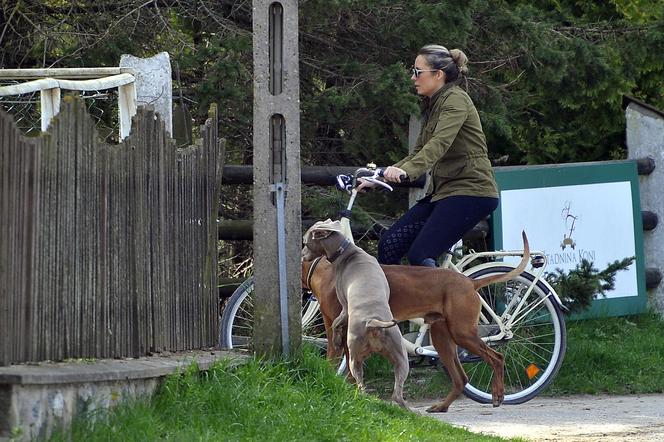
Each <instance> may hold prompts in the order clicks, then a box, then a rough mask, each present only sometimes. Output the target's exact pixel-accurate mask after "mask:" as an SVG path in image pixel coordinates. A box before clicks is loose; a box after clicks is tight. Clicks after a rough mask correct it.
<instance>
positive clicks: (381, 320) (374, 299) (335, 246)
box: [302, 219, 408, 408]
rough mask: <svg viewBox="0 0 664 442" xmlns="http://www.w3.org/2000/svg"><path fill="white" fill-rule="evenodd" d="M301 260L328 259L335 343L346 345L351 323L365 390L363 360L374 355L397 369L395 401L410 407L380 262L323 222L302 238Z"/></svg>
mask: <svg viewBox="0 0 664 442" xmlns="http://www.w3.org/2000/svg"><path fill="white" fill-rule="evenodd" d="M304 244H305V247H304V249H303V251H302V253H303V259H305V260H307V261H310V260H312V259H314V258H316V257H318V256H322V255H325V257H326V258H327V260H328V261H330V262H331V263H332V265H333V266H334V269H335V275H336V279H335V282H336V284H335V286H336V292H337V297H338V298H339V302H340V303H341V306H342V311H341V314H339V316H338V317H337V319H335V321H334V323H333V327H332V328H333V329H334V330H335V333H336V334H337V335H336V336H334V338H333V341H334V342H335V344H338V345H340V346H341V345H343V337H342V336H339V335H338V333H339V330H342V329H343V326H345V324H346V320H347V321H348V332H347V336H346V339H347V345H348V353H349V364H348V366H349V369H350V372H351V374H352V375H353V377H354V378H355V381H356V382H357V385H358V386H359V387H360V389H362V390H364V382H363V367H362V364H363V362H364V360H365V359H366V358H367V357H368V356H369V355H370V354H372V353H380V354H382V355H383V356H385V357H386V358H387V359H388V360H389V361H390V362H391V363H392V366H393V367H394V392H393V393H392V399H393V400H394V401H395V402H396V403H397V404H399V405H401V406H402V407H404V408H408V406H407V405H406V402H405V401H404V399H403V384H404V382H405V381H406V377H407V376H408V355H407V354H406V349H405V348H404V346H403V344H402V342H401V333H400V332H399V329H398V328H397V327H394V326H395V325H396V321H395V320H394V318H393V316H392V312H391V311H390V306H389V304H388V301H389V297H390V287H389V285H388V284H387V279H386V278H385V274H384V273H383V270H382V269H381V267H380V265H379V264H378V261H376V258H374V257H373V256H371V255H369V254H368V253H367V252H365V251H364V250H362V249H361V248H359V247H357V246H356V245H354V244H352V243H351V242H350V241H349V240H348V239H347V238H346V237H345V236H344V234H343V233H342V230H341V224H340V222H339V221H331V220H329V219H328V220H326V221H319V222H317V223H315V224H314V225H313V226H312V227H311V228H310V229H309V230H308V231H307V233H306V234H305V235H304Z"/></svg>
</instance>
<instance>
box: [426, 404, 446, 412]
mask: <svg viewBox="0 0 664 442" xmlns="http://www.w3.org/2000/svg"><path fill="white" fill-rule="evenodd" d="M447 409H448V407H447V406H445V405H444V404H435V405H432V406H430V407H429V408H427V413H447Z"/></svg>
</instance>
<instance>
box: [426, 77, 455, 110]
mask: <svg viewBox="0 0 664 442" xmlns="http://www.w3.org/2000/svg"><path fill="white" fill-rule="evenodd" d="M457 84H459V83H458V81H452V82H449V83H445V84H444V85H443V87H441V88H440V89H438V90H437V91H436V92H434V93H433V95H432V96H431V97H422V101H421V102H420V110H421V111H422V116H424V117H425V118H429V114H430V113H431V108H432V107H433V106H434V104H436V101H438V99H439V98H440V97H442V96H444V95H447V94H448V93H449V91H450V90H451V89H452V88H453V87H454V86H456V85H457Z"/></svg>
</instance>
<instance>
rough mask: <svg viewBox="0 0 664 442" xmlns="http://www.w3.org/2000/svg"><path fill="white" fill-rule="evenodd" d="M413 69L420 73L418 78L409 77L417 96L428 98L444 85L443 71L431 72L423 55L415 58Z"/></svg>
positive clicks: (413, 75)
mask: <svg viewBox="0 0 664 442" xmlns="http://www.w3.org/2000/svg"><path fill="white" fill-rule="evenodd" d="M413 67H414V68H415V69H417V70H418V71H420V74H419V75H418V76H415V74H412V75H411V77H410V79H411V80H413V83H414V84H415V90H416V91H417V93H418V94H419V95H424V96H425V97H430V96H432V95H433V94H434V93H435V92H436V91H437V90H438V89H440V88H441V87H443V85H444V84H445V74H444V73H443V71H441V70H437V71H432V69H431V66H430V65H429V63H427V60H426V58H424V56H423V55H418V56H417V58H416V59H415V64H414V65H413Z"/></svg>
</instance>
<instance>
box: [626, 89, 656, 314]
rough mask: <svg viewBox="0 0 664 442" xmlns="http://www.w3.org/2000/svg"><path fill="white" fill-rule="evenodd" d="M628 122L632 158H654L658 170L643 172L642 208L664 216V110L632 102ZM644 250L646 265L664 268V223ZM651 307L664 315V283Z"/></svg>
mask: <svg viewBox="0 0 664 442" xmlns="http://www.w3.org/2000/svg"><path fill="white" fill-rule="evenodd" d="M625 118H626V120H627V121H626V123H627V152H628V157H629V158H630V159H639V158H645V157H650V158H653V159H654V160H655V169H654V170H653V171H652V173H650V174H649V175H645V176H644V175H639V187H640V194H641V208H642V209H643V210H648V211H651V212H654V213H655V214H657V217H658V219H659V220H662V219H664V192H662V189H664V112H662V111H659V110H657V109H653V108H652V107H650V106H648V105H645V103H638V102H636V101H631V102H630V103H629V104H628V105H627V109H626V110H625ZM643 251H644V254H645V260H646V263H645V264H646V267H655V268H657V269H659V270H660V271H662V270H664V252H663V251H664V230H663V229H662V227H661V226H658V227H655V228H654V229H653V230H646V231H644V232H643ZM649 302H650V304H651V306H652V307H653V308H655V309H657V310H658V311H659V312H660V314H662V315H664V284H662V283H660V284H659V286H657V287H656V288H654V289H652V290H651V291H650V293H649Z"/></svg>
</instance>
